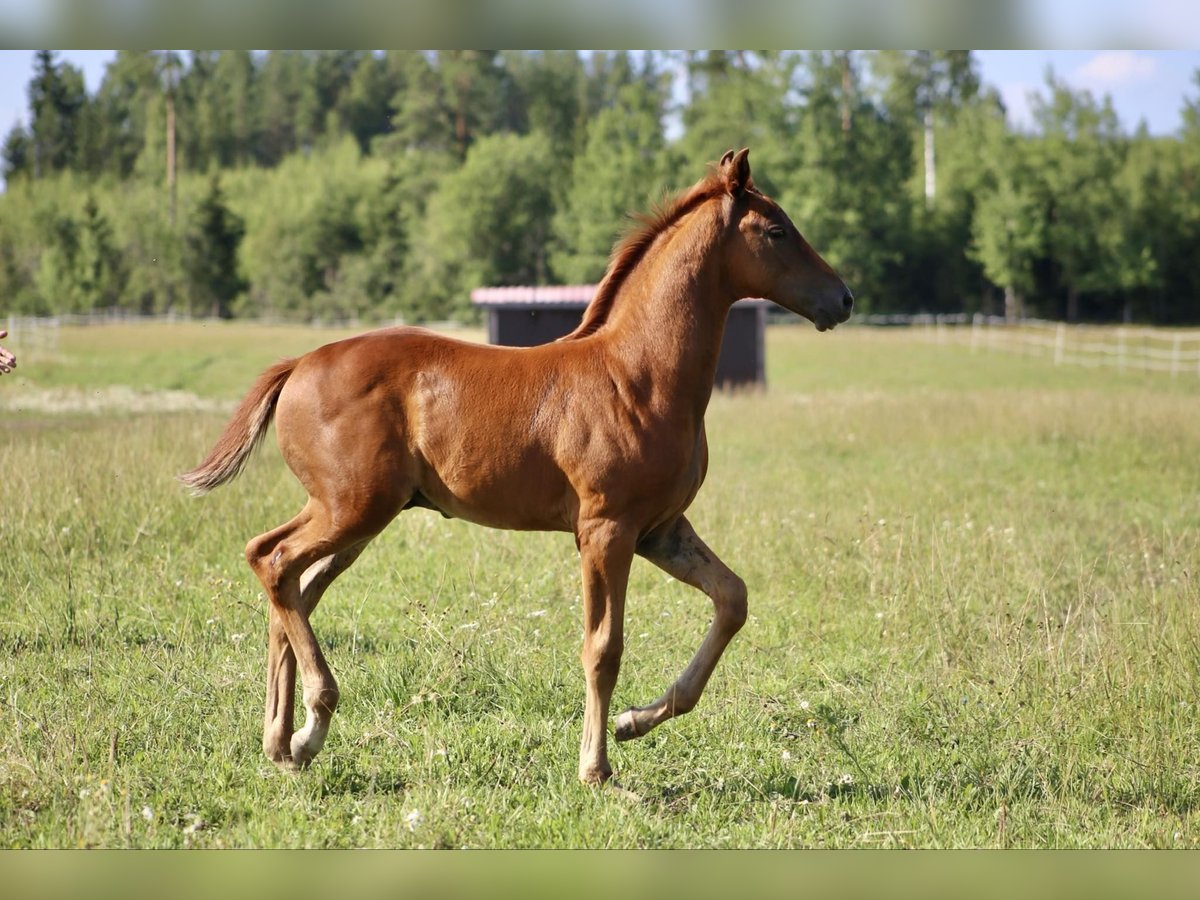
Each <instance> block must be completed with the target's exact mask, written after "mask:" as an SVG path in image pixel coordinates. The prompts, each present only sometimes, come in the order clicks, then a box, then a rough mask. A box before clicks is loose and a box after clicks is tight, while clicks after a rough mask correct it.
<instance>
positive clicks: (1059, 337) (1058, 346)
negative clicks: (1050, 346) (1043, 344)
mask: <svg viewBox="0 0 1200 900" xmlns="http://www.w3.org/2000/svg"><path fill="white" fill-rule="evenodd" d="M1066 342H1067V326H1066V325H1064V324H1063V323H1062V322H1059V323H1058V327H1057V328H1056V329H1054V364H1055V365H1056V366H1061V365H1062V361H1063V347H1064V345H1065V344H1066Z"/></svg>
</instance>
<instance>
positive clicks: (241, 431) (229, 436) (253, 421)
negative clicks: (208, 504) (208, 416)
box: [179, 359, 298, 496]
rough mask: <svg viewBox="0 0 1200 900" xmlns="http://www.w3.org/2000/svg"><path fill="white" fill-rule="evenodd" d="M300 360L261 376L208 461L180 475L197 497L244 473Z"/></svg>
mask: <svg viewBox="0 0 1200 900" xmlns="http://www.w3.org/2000/svg"><path fill="white" fill-rule="evenodd" d="M297 361H298V360H295V359H283V360H280V361H279V362H277V363H275V365H273V366H271V368H269V369H267V370H266V371H265V372H263V373H262V374H261V375H259V376H258V381H256V382H254V387H252V388H250V392H249V393H248V394H246V396H245V399H243V400H242V402H241V405H240V406H238V408H237V411H236V412H234V414H233V418H231V419H230V420H229V424H228V425H226V426H225V430H224V431H223V432H221V436H220V437H219V438H217V442H216V444H214V445H213V448H212V450H210V451H209V453H208V456H207V457H205V460H204V462H202V463H200V465H198V466H196V468H194V469H192V470H191V471H190V472H184V473H183V474H182V475H180V476H179V480H180V481H182V482H183V483H184V484H185V485H187V486H188V487H189V488H190V489H191V491H192V493H193V494H195V495H196V496H199V495H200V494H207V493H208V492H209V491H211V490H212V489H213V488H215V487H219V486H220V485H222V484H224V483H225V482H227V481H230V480H231V479H233V478H234V477H236V476H237V474H238V472H240V471H242V466H244V465H245V464H246V460H248V459H249V458H250V454H251V453H253V452H254V448H255V447H257V446H258V445H259V443H260V442H261V441H262V439H263V435H265V434H266V433H267V426H268V425H270V424H271V419H272V418H273V417H274V415H275V404H276V402H277V401H278V400H279V393H280V391H282V390H283V385H284V383H285V382H287V380H288V378H289V377H290V376H291V374H292V371H293V370H294V369H295V368H296V363H297Z"/></svg>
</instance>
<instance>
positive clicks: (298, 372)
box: [179, 149, 854, 783]
mask: <svg viewBox="0 0 1200 900" xmlns="http://www.w3.org/2000/svg"><path fill="white" fill-rule="evenodd" d="M745 297H761V298H767V299H769V300H772V301H774V302H775V303H777V304H779V305H780V306H783V307H784V308H786V309H788V310H791V311H793V312H795V313H798V314H800V315H801V316H804V317H805V318H807V319H809V320H810V321H812V322H813V324H814V325H815V326H816V328H817V330H819V331H826V330H827V329H830V328H833V327H834V326H836V325H837V324H838V323H840V322H844V321H845V320H846V319H847V318H848V317H849V315H850V311H851V308H852V306H853V302H854V298H853V295H852V294H851V293H850V291H849V289H848V288H847V287H846V284H845V282H844V281H843V280H842V279H841V278H840V277H839V276H838V274H837V273H836V272H835V271H834V269H833V268H832V267H831V266H830V265H829V264H828V263H826V262H825V261H824V260H823V259H822V258H821V257H820V256H819V255H818V254H817V253H816V251H814V250H813V249H812V247H811V246H810V245H809V244H808V242H807V241H805V239H804V238H803V237H802V236H801V234H800V232H799V231H798V230H797V229H796V226H795V225H793V224H792V221H791V220H790V219H789V218H788V216H787V215H786V214H785V213H784V211H783V210H782V209H781V208H780V207H779V205H778V204H776V203H775V202H774V201H772V200H771V199H769V198H768V197H766V196H765V195H764V194H763V193H761V192H760V191H759V190H758V189H757V188H756V187H755V185H754V181H753V178H752V176H751V172H750V162H749V150H748V149H742V150H740V151H738V152H737V153H734V151H732V150H730V151H729V152H727V153H726V154H725V155H724V156H723V157H722V158H721V160H720V161H719V162H718V163H717V164H715V165H713V166H710V167H709V170H708V172H707V174H706V175H705V177H703V178H702V179H701V180H700V181H698V182H697V183H696V184H695V185H694V186H693V187H691V188H690V189H689V190H687V191H685V192H683V193H682V194H680V195H678V196H676V197H675V198H674V199H672V200H668V201H665V202H664V203H662V204H660V205H659V206H658V207H657V208H656V209H655V210H654V212H653V213H652V214H650V215H648V216H645V217H643V218H642V219H641V221H640V224H639V225H636V226H635V227H634V228H633V230H632V231H631V232H630V233H629V234H628V235H627V236H626V237H625V238H624V239H623V240H621V241H619V242H618V243H617V245H616V247H615V248H614V250H613V253H612V257H611V259H610V262H609V266H608V269H607V272H606V274H605V275H604V277H603V279H602V280H601V282H600V284H599V285H598V287H597V289H596V293H595V296H594V298H593V300H592V302H591V303H590V304H589V306H588V307H587V309H586V310H585V313H584V317H583V319H582V321H581V322H580V324H579V326H578V327H577V328H576V329H575V330H574V331H572V332H571V333H570V334H568V335H566V336H565V337H562V338H560V339H559V340H557V341H555V342H552V343H548V344H543V345H540V346H536V347H526V348H513V347H496V346H488V345H483V344H475V343H470V342H466V341H461V340H456V339H453V338H450V337H446V336H443V335H440V334H435V333H433V332H430V331H426V330H423V329H421V328H415V327H393V328H384V329H380V330H377V331H372V332H368V333H366V334H363V335H359V336H357V337H352V338H349V339H347V340H342V341H338V342H335V343H330V344H327V345H325V346H323V347H320V348H318V349H316V350H313V351H311V352H309V353H307V354H305V355H303V356H300V357H297V358H293V359H284V360H281V361H280V362H277V363H276V364H274V365H272V366H271V367H270V368H268V369H267V370H266V371H265V372H263V373H262V374H261V375H260V377H259V378H258V380H257V381H256V382H255V383H254V385H253V387H251V389H250V391H249V393H248V394H247V395H246V397H245V399H244V400H242V402H241V404H240V405H239V406H238V407H237V409H236V410H235V412H234V413H233V416H232V418H231V419H230V420H229V423H228V424H227V425H226V427H225V429H224V431H223V432H222V434H221V435H220V437H219V438H218V439H217V441H216V444H215V445H214V446H213V448H212V450H211V451H210V452H209V454H208V456H207V457H206V458H205V459H204V461H203V462H202V463H201V464H200V465H199V466H197V467H196V468H195V469H192V470H191V471H189V472H186V473H184V474H182V475H180V476H179V478H180V480H181V481H182V482H183V483H184V484H185V485H187V486H188V487H189V488H191V490H192V491H193V492H194V493H196V494H203V493H206V492H207V491H210V490H212V489H213V488H215V487H217V486H218V485H221V484H224V483H226V482H227V481H229V480H230V479H232V478H233V477H234V476H236V475H237V474H238V473H239V472H240V471H241V469H242V467H243V466H244V464H245V463H246V461H247V459H248V458H249V457H250V455H251V453H252V452H253V450H254V449H255V447H256V446H257V445H258V444H259V443H260V442H261V440H262V438H263V436H264V433H265V432H266V430H267V427H268V425H269V423H270V422H271V420H272V417H273V418H274V420H275V430H276V438H277V441H278V444H279V449H280V452H281V453H282V456H283V459H284V461H285V462H286V463H287V465H288V466H289V467H290V468H291V470H292V472H293V473H294V474H295V476H296V478H297V479H298V480H299V481H300V483H301V485H302V486H303V487H304V489H305V491H306V492H307V494H308V499H307V501H306V502H305V504H304V506H303V508H302V509H301V510H300V512H299V513H298V514H297V515H296V516H295V517H294V518H292V519H291V520H290V521H288V522H286V523H284V524H283V525H280V526H279V527H278V528H274V529H272V530H271V531H268V532H266V533H265V534H261V535H259V536H258V537H255V538H253V539H252V540H251V541H250V542H249V543H248V544H247V545H246V560H247V562H248V563H249V565H250V568H251V569H252V570H253V571H254V574H255V575H257V576H258V579H259V581H261V582H262V585H263V588H264V590H265V592H266V597H267V598H268V604H267V605H268V609H269V624H268V635H267V696H266V710H265V716H264V723H263V751H264V753H265V754H266V755H267V757H268V758H270V759H271V760H272V761H273V762H275V763H276V764H278V765H279V766H280V767H281V768H285V769H289V770H295V769H299V768H303V767H305V766H307V765H308V764H309V763H310V762H311V760H312V759H313V757H314V756H315V755H316V754H317V753H318V752H319V751H320V750H321V748H322V746H323V745H324V743H325V738H326V735H327V734H328V731H329V726H330V722H331V720H332V717H333V713H334V710H335V709H336V708H337V705H338V698H339V691H338V686H337V682H336V680H335V679H334V676H333V673H332V671H331V670H330V667H329V664H328V663H327V662H326V659H325V655H324V654H323V653H322V651H321V647H320V645H319V644H318V643H317V638H316V636H315V634H314V632H313V628H312V624H311V622H310V618H311V616H312V613H313V610H314V609H315V608H316V606H317V603H318V602H319V601H320V599H321V597H322V595H323V594H324V593H325V591H326V589H327V588H328V587H329V585H330V584H331V583H332V582H333V580H334V579H335V578H337V576H338V575H340V574H341V573H342V572H344V571H346V569H347V568H349V566H350V565H351V564H352V563H353V562H354V561H355V560H356V559H357V558H358V556H359V554H361V553H362V552H363V549H364V548H365V547H366V546H367V545H368V544H369V543H370V542H371V540H372V539H374V538H375V537H376V536H377V535H379V533H380V532H382V531H383V530H384V528H385V527H386V526H387V525H388V524H389V523H390V522H391V521H392V519H394V518H395V517H396V516H397V515H398V514H399V513H400V512H402V511H404V510H407V509H413V508H416V507H420V508H426V509H431V510H437V511H440V512H441V513H442V514H443V515H445V516H448V517H455V518H460V519H465V520H467V521H470V522H474V523H477V524H480V525H485V526H489V527H492V528H507V529H523V530H540V531H561V532H570V533H571V534H573V535H574V538H575V546H576V549H577V550H578V554H579V561H580V566H581V575H582V581H583V646H582V652H581V654H580V660H581V663H582V667H583V674H584V681H585V685H586V693H585V702H584V713H583V728H582V732H583V733H582V739H581V742H580V750H579V778H580V780H581V781H582V782H584V783H603V782H605V781H607V780H608V779H609V778H611V777H612V774H613V770H612V767H611V765H610V764H609V758H608V745H607V725H608V718H609V704H610V701H611V697H612V692H613V687H614V685H615V684H616V681H617V673H618V670H619V668H620V663H621V653H622V648H623V620H624V607H625V591H626V585H627V582H628V578H629V571H630V566H631V564H632V561H633V557H634V556H635V555H637V556H641V557H642V558H644V559H646V560H649V561H650V562H651V563H653V564H654V565H656V566H658V567H659V568H661V569H662V570H664V571H665V572H667V573H668V574H669V575H671V576H672V577H674V578H676V579H678V580H679V581H681V582H684V583H686V584H688V585H691V586H692V587H695V588H698V589H699V590H700V591H702V592H703V593H705V594H706V595H708V597H709V598H710V599H711V601H712V604H713V608H714V613H713V619H712V622H711V625H710V627H709V629H708V632H707V634H706V636H705V637H704V639H703V641H702V643H701V645H700V647H699V649H698V650H697V651H696V653H695V655H694V657H693V659H692V660H691V662H690V663H689V664H688V666H687V667H686V669H685V670H684V671H683V673H682V674H681V675H680V676H679V677H678V679H677V680H676V681H675V682H674V684H672V685H671V686H670V687H668V688H667V690H666V691H665V692H664V693H663V694H662V696H661V697H659V698H658V699H657V700H655V701H654V702H653V703H650V704H648V705H646V706H639V707H631V708H629V709H626V710H625V711H624V712H622V713H620V715H618V716H617V717H616V719H615V721H614V737H615V739H616V740H617V741H625V740H629V739H632V738H638V737H641V736H643V735H645V734H647V733H648V732H649V731H650V730H651V729H653V728H655V727H657V726H658V725H661V724H662V723H663V722H665V721H666V720H668V719H670V718H672V717H674V716H678V715H682V714H683V713H686V712H688V711H689V710H691V709H693V708H694V707H695V706H696V703H697V701H698V700H699V699H700V695H701V692H702V691H703V690H704V687H705V684H706V683H707V682H708V679H709V676H710V675H712V672H713V669H714V668H715V667H716V665H717V662H718V660H719V659H720V657H721V654H722V653H723V652H724V650H725V648H726V646H727V645H728V644H729V642H730V640H731V639H732V638H733V636H734V634H735V633H737V631H738V630H739V629H740V628H741V627H742V625H743V624H744V623H745V621H746V610H747V593H746V585H745V582H744V581H743V580H742V579H741V578H740V577H738V575H736V574H735V573H734V572H733V571H732V570H731V569H730V568H729V567H728V566H726V565H725V564H724V563H723V562H722V561H721V560H720V559H719V558H718V557H717V555H716V554H715V553H714V552H713V551H712V550H711V549H709V547H708V546H707V545H706V544H705V543H704V541H703V540H701V538H700V537H699V535H697V534H696V531H695V530H694V529H693V528H692V525H691V523H690V522H689V521H688V519H687V517H686V515H685V512H686V510H687V509H688V506H689V505H690V504H691V502H692V500H693V499H694V498H695V496H696V493H697V491H698V490H699V489H700V486H701V484H702V483H703V481H704V477H705V474H706V472H707V468H708V443H707V437H706V434H705V428H704V414H705V410H706V408H707V406H708V402H709V399H710V397H711V395H712V390H713V379H714V375H715V372H716V365H717V356H718V353H719V351H720V347H721V337H722V333H723V329H724V325H725V319H726V315H727V313H728V312H729V308H730V306H732V305H733V303H734V302H736V301H737V300H739V299H741V298H745ZM297 667H299V672H300V679H301V684H302V686H303V701H304V707H305V711H306V716H305V722H304V725H303V727H301V728H299V729H294V728H293V723H294V719H293V713H294V705H295V696H294V692H295V679H296V669H297Z"/></svg>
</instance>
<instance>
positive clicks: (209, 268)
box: [183, 175, 246, 319]
mask: <svg viewBox="0 0 1200 900" xmlns="http://www.w3.org/2000/svg"><path fill="white" fill-rule="evenodd" d="M191 218H192V221H191V224H190V227H189V229H188V231H187V235H186V238H185V240H184V254H183V265H184V271H185V272H186V273H187V277H188V296H189V308H190V311H191V312H192V313H193V314H199V315H213V316H219V317H221V318H223V319H226V318H229V317H230V316H231V315H232V305H233V301H234V299H235V298H236V297H237V296H238V294H240V293H241V292H242V291H243V290H245V288H246V283H245V281H244V280H243V279H242V277H241V275H240V273H239V271H238V247H239V246H240V244H241V242H242V237H243V236H244V235H245V233H246V229H245V225H244V223H243V222H242V220H241V219H240V218H239V217H238V216H237V215H235V214H234V213H233V212H231V211H230V209H229V207H227V206H226V205H225V198H224V196H223V195H222V193H221V182H220V179H219V177H218V176H216V175H214V176H213V177H212V178H211V179H209V183H208V192H207V193H206V194H205V195H204V198H203V199H202V200H201V201H200V204H199V205H198V206H197V208H196V211H195V213H194V214H193V215H192V217H191Z"/></svg>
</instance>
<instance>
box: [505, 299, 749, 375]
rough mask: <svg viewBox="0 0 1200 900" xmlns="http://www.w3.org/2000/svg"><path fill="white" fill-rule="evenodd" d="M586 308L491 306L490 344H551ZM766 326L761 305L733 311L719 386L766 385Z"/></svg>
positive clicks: (719, 365)
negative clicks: (764, 344)
mask: <svg viewBox="0 0 1200 900" xmlns="http://www.w3.org/2000/svg"><path fill="white" fill-rule="evenodd" d="M584 308H585V306H584V304H580V305H579V306H574V305H571V306H568V305H554V306H550V305H540V306H532V305H519V304H509V305H505V306H499V305H492V306H488V307H487V336H488V343H491V344H500V345H502V346H506V347H533V346H535V345H537V344H546V343H549V342H550V341H554V340H557V339H558V338H560V337H562V336H563V335H565V334H568V333H570V332H571V331H572V330H573V329H574V328H575V327H576V326H577V325H578V324H579V322H580V320H581V319H582V318H583V310H584ZM765 324H766V309H765V308H764V307H763V306H761V305H745V306H741V305H739V306H735V307H733V308H732V309H731V310H730V311H729V318H728V319H727V320H726V322H725V335H724V338H723V340H722V342H721V356H720V358H719V359H718V361H717V377H716V383H717V386H718V387H739V386H746V385H765V384H766V381H767V378H766V352H765V348H764V347H763V329H764V326H765Z"/></svg>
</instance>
